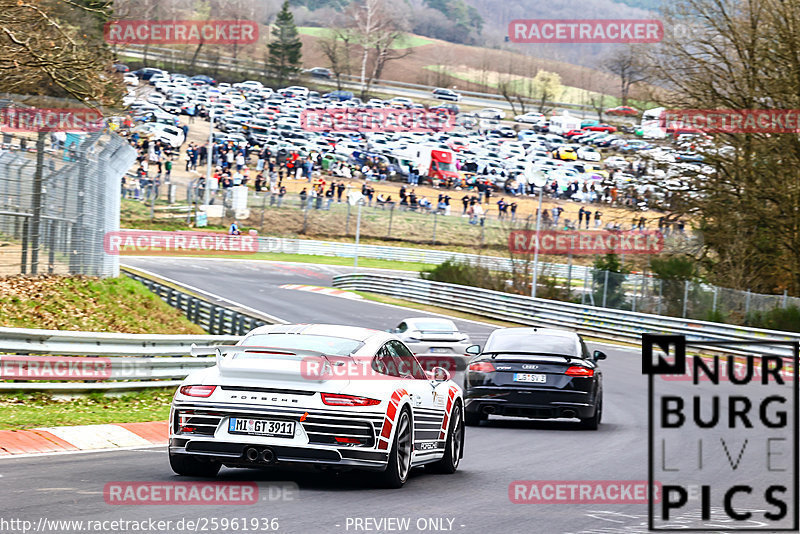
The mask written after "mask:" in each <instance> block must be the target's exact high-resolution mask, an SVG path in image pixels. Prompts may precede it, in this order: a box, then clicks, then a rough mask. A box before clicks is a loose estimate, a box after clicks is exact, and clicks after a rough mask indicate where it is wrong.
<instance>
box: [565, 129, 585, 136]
mask: <svg viewBox="0 0 800 534" xmlns="http://www.w3.org/2000/svg"><path fill="white" fill-rule="evenodd" d="M586 133H587V130H585V129H581V130H570V131H568V132H567V133H565V134H564V137H577V136H579V135H586Z"/></svg>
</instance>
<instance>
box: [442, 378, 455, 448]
mask: <svg viewBox="0 0 800 534" xmlns="http://www.w3.org/2000/svg"><path fill="white" fill-rule="evenodd" d="M455 398H456V388H454V387H453V386H450V393H449V394H448V395H447V407H446V408H445V412H444V419H442V428H441V430H440V431H439V439H445V437H446V436H447V423H448V422H450V410H452V408H453V400H454V399H455Z"/></svg>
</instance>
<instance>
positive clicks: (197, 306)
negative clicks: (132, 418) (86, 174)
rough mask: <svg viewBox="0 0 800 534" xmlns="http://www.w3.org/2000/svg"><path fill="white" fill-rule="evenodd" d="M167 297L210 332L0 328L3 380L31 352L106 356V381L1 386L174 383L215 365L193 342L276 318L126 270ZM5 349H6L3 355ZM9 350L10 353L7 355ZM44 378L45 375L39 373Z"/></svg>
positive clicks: (228, 340) (218, 341) (235, 334)
mask: <svg viewBox="0 0 800 534" xmlns="http://www.w3.org/2000/svg"><path fill="white" fill-rule="evenodd" d="M124 273H125V274H126V275H127V276H129V277H131V278H133V279H134V280H138V281H140V282H142V283H143V284H144V285H145V286H147V287H148V288H149V289H150V290H151V291H152V292H153V293H155V294H156V295H158V296H159V297H160V298H161V299H162V300H164V302H166V303H167V304H169V305H170V306H173V307H174V308H177V309H179V310H181V311H182V312H184V313H185V314H186V317H187V318H188V319H189V320H190V321H192V322H194V323H195V324H197V325H200V326H202V327H203V328H205V329H206V330H207V331H208V332H211V334H212V335H201V336H196V335H154V334H117V333H105V332H74V331H63V330H37V329H25V328H0V379H4V378H6V379H13V376H12V375H10V374H7V373H4V372H3V371H4V369H8V368H9V366H10V368H16V367H17V366H19V365H26V364H30V363H31V361H32V359H31V358H30V356H31V355H58V356H83V357H106V358H108V360H109V364H110V369H109V370H108V371H109V372H108V374H105V373H104V374H103V378H102V380H98V381H91V380H90V381H83V382H76V381H74V380H75V378H72V379H70V380H73V381H63V382H41V381H30V380H28V381H19V380H16V381H13V382H0V391H19V390H25V391H51V392H73V391H93V390H95V391H96V390H129V389H142V388H149V387H175V386H177V385H179V384H180V382H181V379H183V378H185V377H186V376H187V375H188V374H189V373H190V372H191V371H193V370H195V369H200V368H203V367H209V366H212V365H214V364H215V362H216V360H215V358H213V357H191V356H189V354H190V350H191V346H192V345H193V344H196V345H198V346H209V345H233V344H235V343H236V342H237V341H239V339H240V336H242V335H244V334H246V333H247V332H249V331H250V330H252V329H253V328H256V327H258V326H261V325H265V324H272V323H274V322H275V319H274V318H271V317H269V316H266V315H260V314H257V313H255V312H253V311H250V310H243V309H237V308H236V307H234V306H223V305H220V304H218V303H215V302H212V301H211V300H207V299H204V298H201V297H198V296H196V295H194V294H191V293H189V292H186V291H182V290H181V289H179V288H175V287H171V286H168V285H166V284H163V283H161V282H159V281H158V280H156V279H155V278H149V277H147V276H144V275H142V274H139V273H136V272H133V271H131V270H129V269H125V270H124ZM4 353H5V354H4ZM8 353H11V354H8ZM41 376H43V378H44V375H41Z"/></svg>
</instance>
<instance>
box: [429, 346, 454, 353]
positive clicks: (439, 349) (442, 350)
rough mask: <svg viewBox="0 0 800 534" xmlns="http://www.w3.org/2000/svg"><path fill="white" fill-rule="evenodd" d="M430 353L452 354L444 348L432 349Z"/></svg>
mask: <svg viewBox="0 0 800 534" xmlns="http://www.w3.org/2000/svg"><path fill="white" fill-rule="evenodd" d="M431 352H436V353H442V352H452V351H451V350H450V349H448V348H445V347H432V348H431Z"/></svg>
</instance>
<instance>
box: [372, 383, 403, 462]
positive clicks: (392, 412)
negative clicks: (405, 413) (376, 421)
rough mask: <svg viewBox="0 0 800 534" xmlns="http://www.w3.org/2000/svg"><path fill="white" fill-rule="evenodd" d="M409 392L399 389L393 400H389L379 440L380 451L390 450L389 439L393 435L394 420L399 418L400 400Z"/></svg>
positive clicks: (395, 392) (393, 395)
mask: <svg viewBox="0 0 800 534" xmlns="http://www.w3.org/2000/svg"><path fill="white" fill-rule="evenodd" d="M404 395H408V392H407V391H406V390H404V389H397V390H395V391H394V393H392V398H391V399H390V400H389V407H388V408H387V409H386V417H385V418H384V419H383V428H382V429H381V435H380V437H379V438H378V449H379V450H388V449H389V437H390V436H391V435H392V427H393V426H394V418H395V417H396V416H397V407H398V406H399V405H400V399H402V398H403V396H404Z"/></svg>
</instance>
